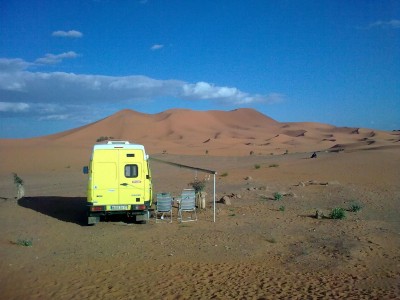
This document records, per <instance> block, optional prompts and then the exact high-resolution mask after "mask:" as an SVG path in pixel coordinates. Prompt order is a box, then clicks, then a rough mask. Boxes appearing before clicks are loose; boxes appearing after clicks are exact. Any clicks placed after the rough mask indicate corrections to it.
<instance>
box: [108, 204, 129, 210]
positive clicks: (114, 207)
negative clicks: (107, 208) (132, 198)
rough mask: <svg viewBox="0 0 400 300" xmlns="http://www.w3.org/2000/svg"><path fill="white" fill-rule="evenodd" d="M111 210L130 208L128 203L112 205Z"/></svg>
mask: <svg viewBox="0 0 400 300" xmlns="http://www.w3.org/2000/svg"><path fill="white" fill-rule="evenodd" d="M111 210H128V205H111Z"/></svg>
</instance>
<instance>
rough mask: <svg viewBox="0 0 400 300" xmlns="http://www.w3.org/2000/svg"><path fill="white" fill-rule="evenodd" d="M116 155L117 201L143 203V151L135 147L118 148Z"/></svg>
mask: <svg viewBox="0 0 400 300" xmlns="http://www.w3.org/2000/svg"><path fill="white" fill-rule="evenodd" d="M118 156H119V160H118V161H119V171H118V173H119V174H118V177H119V179H118V180H119V203H120V204H135V205H136V204H144V200H145V177H144V176H143V163H144V161H143V152H142V151H141V150H136V149H119V150H118Z"/></svg>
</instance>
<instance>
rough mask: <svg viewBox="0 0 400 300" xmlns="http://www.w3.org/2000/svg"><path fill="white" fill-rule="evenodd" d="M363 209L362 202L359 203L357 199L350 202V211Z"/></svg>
mask: <svg viewBox="0 0 400 300" xmlns="http://www.w3.org/2000/svg"><path fill="white" fill-rule="evenodd" d="M361 209H362V205H361V203H358V202H357V201H354V202H352V203H350V206H349V209H348V211H351V212H358V211H360V210H361Z"/></svg>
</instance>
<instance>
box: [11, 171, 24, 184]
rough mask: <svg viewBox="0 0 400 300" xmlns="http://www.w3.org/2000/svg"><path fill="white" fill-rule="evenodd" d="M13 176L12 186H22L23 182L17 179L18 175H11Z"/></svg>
mask: <svg viewBox="0 0 400 300" xmlns="http://www.w3.org/2000/svg"><path fill="white" fill-rule="evenodd" d="M13 176H14V184H15V185H17V186H18V185H24V181H23V180H22V178H21V177H19V176H18V175H17V173H13Z"/></svg>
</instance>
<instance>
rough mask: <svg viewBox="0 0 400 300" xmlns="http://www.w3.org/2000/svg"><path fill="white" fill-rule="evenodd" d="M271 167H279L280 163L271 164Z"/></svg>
mask: <svg viewBox="0 0 400 300" xmlns="http://www.w3.org/2000/svg"><path fill="white" fill-rule="evenodd" d="M269 167H270V168H277V167H279V165H278V164H270V165H269Z"/></svg>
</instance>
